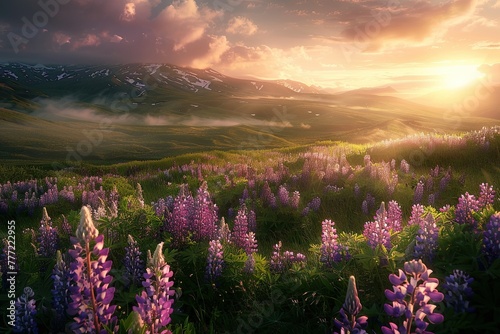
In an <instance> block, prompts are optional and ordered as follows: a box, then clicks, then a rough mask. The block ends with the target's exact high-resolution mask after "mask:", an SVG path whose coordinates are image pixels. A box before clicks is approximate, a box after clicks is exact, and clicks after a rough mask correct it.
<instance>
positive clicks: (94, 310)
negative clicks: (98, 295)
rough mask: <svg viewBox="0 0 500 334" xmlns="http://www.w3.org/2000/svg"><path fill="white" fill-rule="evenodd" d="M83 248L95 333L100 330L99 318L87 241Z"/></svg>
mask: <svg viewBox="0 0 500 334" xmlns="http://www.w3.org/2000/svg"><path fill="white" fill-rule="evenodd" d="M85 250H86V254H85V255H86V260H87V276H88V278H89V282H90V298H91V301H92V313H93V316H94V327H95V331H96V333H99V332H100V331H101V324H100V323H99V319H98V316H97V302H96V300H95V293H94V286H93V282H92V269H91V267H90V246H89V243H88V242H87V243H85Z"/></svg>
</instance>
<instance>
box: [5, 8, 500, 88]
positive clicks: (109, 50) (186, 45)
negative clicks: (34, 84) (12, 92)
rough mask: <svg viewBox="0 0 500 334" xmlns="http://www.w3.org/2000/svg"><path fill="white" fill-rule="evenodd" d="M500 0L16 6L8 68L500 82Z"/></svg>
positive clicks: (432, 84) (10, 13)
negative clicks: (119, 67) (153, 68)
mask: <svg viewBox="0 0 500 334" xmlns="http://www.w3.org/2000/svg"><path fill="white" fill-rule="evenodd" d="M498 31H500V0H448V1H442V0H328V1H319V0H267V1H260V0H204V1H202V0H175V1H169V0H105V1H103V0H16V1H2V2H1V3H0V62H7V61H21V62H29V63H44V64H59V63H71V64H95V63H97V64H104V63H113V64H116V63H170V64H176V65H180V66H190V67H195V68H207V67H211V68H213V69H215V70H218V71H220V72H221V73H223V74H226V75H229V76H233V77H239V78H258V79H290V80H296V81H300V82H303V83H306V84H308V85H316V86H320V87H329V88H331V89H333V90H346V89H357V88H362V87H377V86H391V87H393V88H394V89H396V90H397V91H398V92H400V93H401V94H402V95H404V94H409V95H411V94H413V95H416V94H423V93H425V92H427V91H433V90H439V89H451V88H454V87H458V86H460V85H462V84H465V83H467V82H470V81H471V80H473V79H482V80H486V79H487V80H490V81H491V80H495V82H498V83H500V34H499V33H498Z"/></svg>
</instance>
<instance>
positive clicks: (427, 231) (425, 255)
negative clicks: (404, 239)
mask: <svg viewBox="0 0 500 334" xmlns="http://www.w3.org/2000/svg"><path fill="white" fill-rule="evenodd" d="M438 233H439V228H438V227H437V226H436V221H435V220H434V217H433V216H432V214H431V213H429V214H428V215H427V217H426V218H425V220H424V222H423V224H422V225H420V229H419V230H418V233H417V236H416V237H415V239H416V242H415V254H414V258H415V259H422V260H425V261H427V262H432V260H433V259H434V253H435V251H436V248H437V239H438Z"/></svg>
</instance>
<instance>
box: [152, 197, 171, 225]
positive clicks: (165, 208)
mask: <svg viewBox="0 0 500 334" xmlns="http://www.w3.org/2000/svg"><path fill="white" fill-rule="evenodd" d="M152 206H153V210H154V211H155V214H156V216H157V217H159V218H160V219H162V220H165V219H166V218H167V217H168V216H169V214H170V213H171V212H172V211H173V210H174V198H173V197H172V196H167V197H166V198H160V199H159V200H158V201H157V202H155V203H153V204H152Z"/></svg>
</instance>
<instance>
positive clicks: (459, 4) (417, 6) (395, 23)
mask: <svg viewBox="0 0 500 334" xmlns="http://www.w3.org/2000/svg"><path fill="white" fill-rule="evenodd" d="M476 5H477V0H452V1H449V2H446V3H442V4H437V5H436V4H432V3H431V2H430V1H412V2H411V3H410V4H406V3H405V4H403V3H399V2H394V5H393V6H391V7H386V8H384V7H382V8H378V9H376V10H372V11H371V15H369V16H368V17H364V18H363V23H361V24H350V25H349V27H348V28H346V29H344V30H343V31H342V36H343V37H344V38H345V40H346V41H350V42H355V43H359V44H368V47H367V48H366V49H367V50H377V49H379V48H380V47H382V46H383V45H384V44H386V43H390V42H409V43H415V42H416V43H424V42H425V41H426V40H427V39H429V38H431V37H434V36H435V35H436V34H439V33H442V32H443V31H446V30H447V29H448V28H449V26H450V25H451V24H454V23H457V22H461V21H463V20H465V19H467V18H469V17H470V15H471V14H472V13H473V12H474V9H475V8H476ZM349 21H350V22H359V20H355V18H350V20H349Z"/></svg>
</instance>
